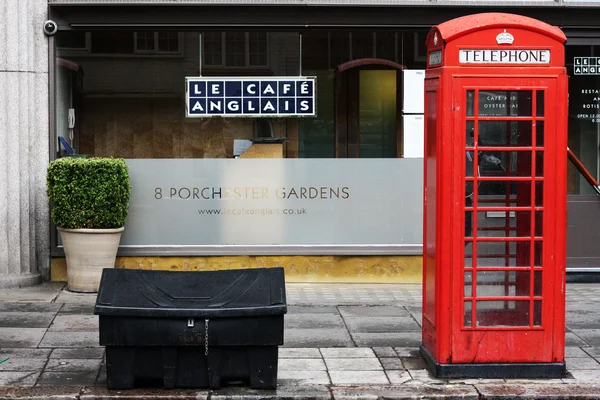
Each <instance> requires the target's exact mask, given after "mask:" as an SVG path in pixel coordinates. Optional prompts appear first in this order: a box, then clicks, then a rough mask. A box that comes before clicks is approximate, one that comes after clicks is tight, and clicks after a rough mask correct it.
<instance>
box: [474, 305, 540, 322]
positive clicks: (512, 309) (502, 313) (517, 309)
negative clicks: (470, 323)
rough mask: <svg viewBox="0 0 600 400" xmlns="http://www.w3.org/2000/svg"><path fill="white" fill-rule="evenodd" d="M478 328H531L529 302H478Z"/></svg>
mask: <svg viewBox="0 0 600 400" xmlns="http://www.w3.org/2000/svg"><path fill="white" fill-rule="evenodd" d="M476 320H477V326H529V300H504V301H499V300H493V301H478V302H477V311H476Z"/></svg>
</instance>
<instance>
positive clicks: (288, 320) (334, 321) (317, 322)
mask: <svg viewBox="0 0 600 400" xmlns="http://www.w3.org/2000/svg"><path fill="white" fill-rule="evenodd" d="M284 325H285V329H295V328H310V327H311V326H318V327H319V328H320V329H330V328H333V329H344V328H345V325H344V320H342V317H341V316H340V315H338V314H310V313H302V314H292V315H286V316H285V317H284Z"/></svg>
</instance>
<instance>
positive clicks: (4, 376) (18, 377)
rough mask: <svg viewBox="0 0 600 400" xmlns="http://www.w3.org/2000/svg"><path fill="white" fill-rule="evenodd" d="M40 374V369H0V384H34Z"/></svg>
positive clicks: (26, 385)
mask: <svg viewBox="0 0 600 400" xmlns="http://www.w3.org/2000/svg"><path fill="white" fill-rule="evenodd" d="M38 376H40V371H23V372H4V371H0V386H22V387H30V386H33V385H35V382H36V380H37V379H38Z"/></svg>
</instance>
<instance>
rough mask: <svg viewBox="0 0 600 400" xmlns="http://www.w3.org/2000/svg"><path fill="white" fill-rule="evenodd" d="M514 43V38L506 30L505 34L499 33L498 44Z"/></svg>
mask: <svg viewBox="0 0 600 400" xmlns="http://www.w3.org/2000/svg"><path fill="white" fill-rule="evenodd" d="M514 41H515V38H514V36H513V35H511V34H510V33H508V32H506V29H505V30H504V32H502V33H499V34H498V36H496V42H497V43H498V44H513V42H514Z"/></svg>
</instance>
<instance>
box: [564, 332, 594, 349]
mask: <svg viewBox="0 0 600 400" xmlns="http://www.w3.org/2000/svg"><path fill="white" fill-rule="evenodd" d="M565 344H566V345H567V346H576V347H585V346H589V344H587V343H586V342H585V341H584V340H582V339H581V338H580V337H579V336H577V335H576V334H575V333H573V332H567V333H566V335H565Z"/></svg>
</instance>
